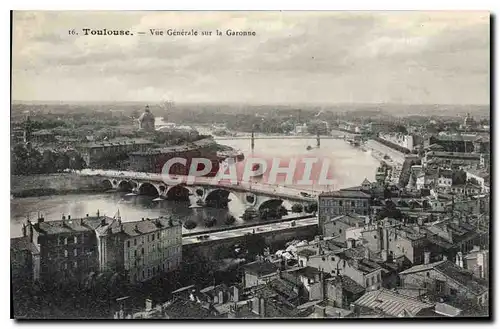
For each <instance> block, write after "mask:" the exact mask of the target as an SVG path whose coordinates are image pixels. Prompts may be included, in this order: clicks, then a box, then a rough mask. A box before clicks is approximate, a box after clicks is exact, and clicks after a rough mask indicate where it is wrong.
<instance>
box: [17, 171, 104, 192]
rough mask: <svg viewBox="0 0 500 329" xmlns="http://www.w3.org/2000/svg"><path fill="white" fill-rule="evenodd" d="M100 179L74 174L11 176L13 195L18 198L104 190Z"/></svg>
mask: <svg viewBox="0 0 500 329" xmlns="http://www.w3.org/2000/svg"><path fill="white" fill-rule="evenodd" d="M101 180H102V179H99V177H95V176H80V175H76V174H73V173H59V174H44V175H29V176H11V181H10V190H11V192H10V193H11V195H12V196H13V197H16V198H20V197H30V196H42V195H53V194H69V193H85V192H93V191H100V190H102V184H101Z"/></svg>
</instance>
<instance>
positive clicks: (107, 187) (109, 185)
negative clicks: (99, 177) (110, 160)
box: [101, 179, 113, 191]
mask: <svg viewBox="0 0 500 329" xmlns="http://www.w3.org/2000/svg"><path fill="white" fill-rule="evenodd" d="M101 186H102V187H103V189H104V190H106V191H107V190H112V189H113V183H111V180H109V179H104V180H103V181H102V182H101Z"/></svg>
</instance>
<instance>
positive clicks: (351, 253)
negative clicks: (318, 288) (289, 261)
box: [299, 239, 382, 290]
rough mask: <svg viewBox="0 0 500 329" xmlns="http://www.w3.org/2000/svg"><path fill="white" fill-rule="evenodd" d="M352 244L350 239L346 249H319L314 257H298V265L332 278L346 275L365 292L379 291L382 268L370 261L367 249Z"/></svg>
mask: <svg viewBox="0 0 500 329" xmlns="http://www.w3.org/2000/svg"><path fill="white" fill-rule="evenodd" d="M354 243H355V242H354V241H353V240H352V239H350V240H349V241H348V245H347V249H344V250H341V251H328V250H323V249H321V250H319V252H318V253H317V254H315V255H304V256H299V265H300V266H310V267H314V268H317V269H320V270H321V271H323V272H325V273H329V274H331V275H332V276H336V275H346V276H348V277H350V278H351V279H352V280H354V281H355V282H356V283H358V284H359V285H360V286H362V287H363V288H365V289H366V290H377V289H379V288H380V287H381V286H382V267H381V266H380V265H379V264H378V263H377V262H375V261H374V260H372V259H371V255H370V250H369V249H368V248H367V247H364V246H361V245H360V246H356V245H353V244H354ZM302 254H303V253H302Z"/></svg>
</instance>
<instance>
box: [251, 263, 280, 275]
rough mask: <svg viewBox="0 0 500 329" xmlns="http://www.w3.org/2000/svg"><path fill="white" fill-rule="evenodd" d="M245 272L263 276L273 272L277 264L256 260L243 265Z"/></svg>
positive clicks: (276, 268)
mask: <svg viewBox="0 0 500 329" xmlns="http://www.w3.org/2000/svg"><path fill="white" fill-rule="evenodd" d="M243 268H244V269H245V272H248V273H252V274H256V275H258V276H265V275H269V274H272V273H275V272H276V271H277V270H278V266H277V265H275V264H274V263H271V262H261V261H256V262H253V263H249V264H246V265H244V266H243Z"/></svg>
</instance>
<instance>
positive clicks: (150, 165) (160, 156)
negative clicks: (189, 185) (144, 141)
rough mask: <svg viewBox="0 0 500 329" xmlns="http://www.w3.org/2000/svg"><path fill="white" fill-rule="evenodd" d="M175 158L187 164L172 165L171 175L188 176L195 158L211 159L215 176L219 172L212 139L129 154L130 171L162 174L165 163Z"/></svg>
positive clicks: (214, 144)
mask: <svg viewBox="0 0 500 329" xmlns="http://www.w3.org/2000/svg"><path fill="white" fill-rule="evenodd" d="M173 158H181V159H185V160H186V164H181V163H174V164H172V166H171V167H170V168H169V169H170V173H171V174H177V175H187V174H188V171H189V168H190V166H191V160H192V159H193V158H206V159H210V160H211V161H212V171H211V173H212V174H213V175H215V174H216V173H217V171H218V170H219V158H218V156H217V150H216V143H215V141H214V140H213V139H212V138H204V139H200V140H198V141H195V142H192V143H189V144H185V145H177V146H170V147H164V148H157V149H150V150H142V151H137V152H133V153H131V154H129V159H130V170H133V171H139V172H154V173H161V172H162V170H163V166H164V165H165V163H166V162H167V161H168V160H170V159H173Z"/></svg>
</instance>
